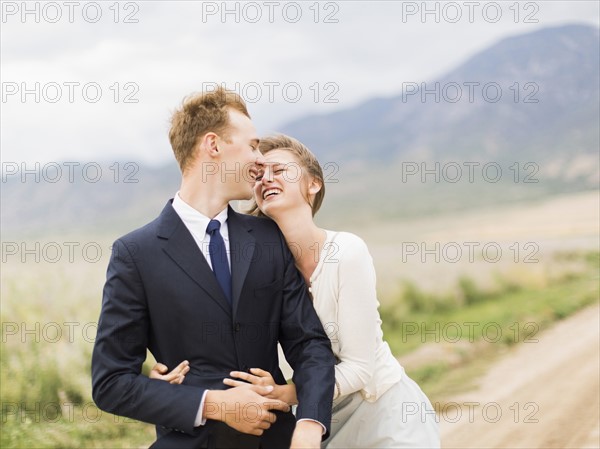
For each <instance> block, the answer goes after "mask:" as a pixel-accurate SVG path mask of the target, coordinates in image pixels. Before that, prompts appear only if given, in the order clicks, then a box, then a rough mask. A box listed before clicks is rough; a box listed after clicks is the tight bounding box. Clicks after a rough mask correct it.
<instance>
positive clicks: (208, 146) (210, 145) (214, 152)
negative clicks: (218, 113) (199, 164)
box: [198, 132, 219, 157]
mask: <svg viewBox="0 0 600 449" xmlns="http://www.w3.org/2000/svg"><path fill="white" fill-rule="evenodd" d="M218 138H219V136H217V135H216V134H215V133H213V132H209V133H206V134H204V136H202V138H201V139H200V141H199V142H198V143H199V145H198V150H199V151H204V152H205V153H206V154H207V155H208V156H210V157H216V156H218V155H219V147H218V145H217V140H218Z"/></svg>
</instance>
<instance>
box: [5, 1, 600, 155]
mask: <svg viewBox="0 0 600 449" xmlns="http://www.w3.org/2000/svg"><path fill="white" fill-rule="evenodd" d="M23 5H24V3H22V2H21V1H18V2H10V1H3V2H2V24H1V26H2V31H1V41H2V43H1V77H2V103H1V107H2V110H1V113H2V114H1V150H2V161H3V162H7V161H11V162H18V163H21V162H24V163H26V164H33V163H35V162H36V161H39V162H40V163H42V164H43V163H47V162H50V161H65V160H66V161H72V160H78V161H98V160H103V161H110V160H114V161H117V160H118V161H123V160H134V161H139V162H147V163H153V164H156V163H162V162H165V161H168V160H170V159H171V158H172V153H171V150H170V146H169V143H168V139H167V132H168V120H169V115H170V113H171V111H172V110H173V108H175V107H176V106H177V105H178V104H179V103H180V102H181V100H182V98H183V97H184V96H185V95H187V94H189V93H191V92H194V91H199V90H202V89H203V87H204V88H210V86H211V85H214V83H225V85H226V86H227V87H229V88H233V89H235V90H237V91H238V92H240V93H242V94H243V95H245V96H246V99H247V100H248V103H249V104H248V106H249V110H250V113H251V114H252V116H253V118H254V121H255V124H256V125H257V128H258V131H259V133H260V134H264V133H268V132H271V131H276V130H277V129H278V127H280V126H281V125H283V124H284V123H286V122H287V121H290V120H293V119H295V118H299V117H302V116H304V115H307V114H311V113H327V112H330V111H333V110H337V109H343V108H347V107H350V106H353V105H355V104H357V103H359V102H361V101H364V100H366V99H369V98H372V97H374V96H392V95H397V94H398V93H399V92H400V91H401V90H402V84H403V83H406V82H422V81H428V80H434V79H435V78H437V77H438V76H440V75H442V74H443V73H444V72H446V71H448V70H450V69H452V68H454V67H455V66H457V65H459V64H460V63H462V62H463V61H465V60H466V59H467V58H469V57H470V56H472V55H473V54H475V53H477V52H479V51H481V50H483V49H485V48H486V47H488V46H490V45H492V44H494V43H496V42H498V41H499V40H501V39H502V38H504V37H507V36H511V35H516V34H521V33H527V32H531V31H534V30H536V29H539V28H542V27H550V26H557V25H562V24H567V23H588V24H593V25H596V26H598V25H599V2H598V1H595V0H592V1H549V2H539V1H538V2H527V1H522V2H518V3H517V2H515V1H506V2H504V1H502V2H486V1H475V2H427V3H423V2H421V1H419V2H406V1H402V2H401V1H397V2H396V1H382V2H374V1H369V2H367V1H341V2H318V3H317V2H314V1H308V2H297V3H294V2H275V1H273V2H268V1H267V2H227V3H223V2H194V1H182V2H162V1H151V2H119V3H116V2H113V1H107V2H71V3H69V2H26V3H25V7H26V9H27V11H24V8H23ZM425 9H426V10H428V11H429V12H428V13H427V11H425ZM424 13H426V14H425V15H424ZM36 83H38V84H36Z"/></svg>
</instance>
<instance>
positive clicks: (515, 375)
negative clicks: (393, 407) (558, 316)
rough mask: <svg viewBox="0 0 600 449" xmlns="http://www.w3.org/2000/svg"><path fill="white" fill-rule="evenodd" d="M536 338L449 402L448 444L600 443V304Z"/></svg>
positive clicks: (444, 425) (444, 419)
mask: <svg viewBox="0 0 600 449" xmlns="http://www.w3.org/2000/svg"><path fill="white" fill-rule="evenodd" d="M536 337H537V339H538V340H539V341H538V342H537V343H521V344H520V345H519V346H516V347H515V348H514V349H513V350H512V351H511V352H510V353H509V354H507V355H506V356H504V357H503V358H502V359H501V360H500V361H498V362H496V363H495V364H494V365H493V366H492V367H491V369H490V370H489V371H488V373H487V374H486V375H485V376H484V378H482V379H481V381H480V383H479V387H478V388H477V390H475V391H471V392H468V393H464V394H461V395H460V396H456V397H453V398H452V399H451V400H450V401H449V402H447V403H446V405H445V406H444V407H443V409H442V410H443V411H445V413H443V414H442V416H440V428H441V434H442V446H443V447H444V448H598V447H600V425H599V422H600V308H599V307H598V305H595V306H592V307H588V308H586V309H584V310H582V311H580V312H578V313H577V314H575V315H573V316H572V317H570V318H568V319H567V320H565V321H562V322H559V323H557V324H556V325H555V326H554V327H552V328H550V329H548V330H547V331H545V332H543V333H539V334H538V335H536Z"/></svg>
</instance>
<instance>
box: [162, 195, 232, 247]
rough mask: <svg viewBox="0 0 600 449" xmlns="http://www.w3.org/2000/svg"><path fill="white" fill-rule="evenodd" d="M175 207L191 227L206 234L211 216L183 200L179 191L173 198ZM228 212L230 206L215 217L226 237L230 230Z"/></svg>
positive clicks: (184, 221)
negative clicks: (227, 223)
mask: <svg viewBox="0 0 600 449" xmlns="http://www.w3.org/2000/svg"><path fill="white" fill-rule="evenodd" d="M173 209H175V212H177V214H178V215H179V217H180V218H181V220H182V221H183V223H184V224H185V225H186V226H187V227H188V228H189V229H195V230H196V232H198V233H199V234H202V233H203V234H206V228H207V227H208V223H209V222H210V220H211V218H209V217H207V216H206V215H204V214H202V213H200V212H198V211H197V210H196V209H194V208H193V207H192V206H190V205H189V204H187V203H186V202H185V201H183V200H182V199H181V197H180V196H179V192H177V193H176V194H175V197H174V198H173ZM227 213H228V207H225V209H223V210H222V211H221V212H219V213H218V214H217V216H216V217H215V218H214V220H218V221H219V222H220V223H221V229H220V231H221V235H222V236H223V238H224V239H227V238H228V237H229V232H228V229H227V226H226V222H227Z"/></svg>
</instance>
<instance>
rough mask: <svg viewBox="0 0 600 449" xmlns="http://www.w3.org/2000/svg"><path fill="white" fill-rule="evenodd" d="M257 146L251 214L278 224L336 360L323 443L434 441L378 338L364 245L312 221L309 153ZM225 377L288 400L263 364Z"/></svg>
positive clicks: (270, 143) (279, 144) (317, 190)
mask: <svg viewBox="0 0 600 449" xmlns="http://www.w3.org/2000/svg"><path fill="white" fill-rule="evenodd" d="M259 149H260V151H261V153H262V154H263V155H264V157H265V159H266V163H265V165H264V167H263V169H262V170H261V172H260V173H259V174H258V176H257V178H256V182H255V186H254V201H255V205H254V207H253V209H252V212H253V213H255V214H257V215H265V216H267V217H270V218H271V219H272V220H274V221H275V222H276V223H277V225H278V226H279V228H280V229H281V231H282V233H283V235H284V237H285V239H286V241H287V243H288V246H289V247H290V249H291V251H292V254H293V255H294V258H295V261H296V266H297V268H298V270H299V271H300V272H301V274H302V275H303V277H304V279H305V281H306V283H307V285H308V286H309V291H310V293H311V295H312V297H313V303H314V306H315V309H316V311H317V314H318V315H319V318H320V319H321V322H322V324H323V327H324V328H325V330H326V331H327V333H328V335H329V337H330V340H331V344H332V349H333V352H334V354H335V355H336V357H337V359H338V360H339V363H338V364H337V365H336V369H335V392H334V398H333V399H334V402H333V417H332V429H331V436H330V437H329V438H328V439H327V440H326V441H325V442H324V443H323V444H324V446H326V447H327V448H349V447H360V448H367V447H369V448H376V447H389V448H391V447H407V448H408V447H411V448H414V447H427V448H434V447H439V446H440V440H439V431H438V426H437V422H436V416H435V412H434V410H433V407H432V406H431V403H430V402H429V400H428V399H427V397H426V396H425V394H424V393H423V392H422V391H421V389H420V388H419V387H418V385H417V384H416V383H415V382H414V381H412V380H411V379H410V378H409V377H408V376H407V375H406V373H405V372H404V369H403V368H402V367H401V366H400V364H399V363H398V361H397V360H396V359H395V358H394V356H393V355H392V353H391V351H390V349H389V346H388V345H387V343H386V342H385V341H384V340H383V332H382V330H381V319H380V317H379V313H378V311H377V308H378V306H379V303H378V301H377V297H376V289H375V270H374V267H373V261H372V258H371V256H370V254H369V251H368V249H367V246H366V245H365V243H364V242H363V241H362V240H361V239H360V238H359V237H357V236H356V235H354V234H350V233H347V232H333V231H329V230H325V229H321V228H319V227H318V226H317V225H316V224H315V222H314V220H313V217H314V215H315V214H316V212H317V211H318V210H319V208H320V206H321V203H322V202H323V197H324V193H325V184H324V179H323V171H322V169H321V167H320V165H319V163H318V161H317V159H316V158H315V156H314V155H313V154H312V153H311V152H310V151H309V150H308V149H307V148H306V147H305V146H304V145H302V144H301V143H300V142H298V141H297V140H295V139H293V138H291V137H287V136H283V135H279V136H274V137H268V138H266V139H264V140H261V141H260V144H259ZM374 194H376V193H374ZM186 369H187V365H185V362H184V363H182V364H181V365H180V366H178V367H177V368H176V369H175V370H173V372H171V373H169V374H166V375H161V374H160V373H164V372H166V371H167V369H166V367H165V366H164V365H160V366H159V365H157V366H155V368H153V371H152V372H151V377H156V378H162V379H164V380H167V381H171V382H180V381H181V380H182V379H183V376H185V372H186ZM231 376H232V378H233V379H225V380H224V381H223V382H224V383H225V384H227V385H230V386H236V385H241V384H244V383H247V382H250V383H254V384H261V385H274V387H275V388H274V390H273V392H272V393H271V395H270V397H273V398H277V399H281V400H284V401H287V402H288V403H290V404H294V403H296V394H295V388H294V385H291V384H290V385H275V383H274V381H273V378H272V377H271V375H270V374H269V373H268V372H266V371H263V370H260V369H258V368H253V369H251V370H250V373H244V372H239V371H234V372H232V373H231Z"/></svg>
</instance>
